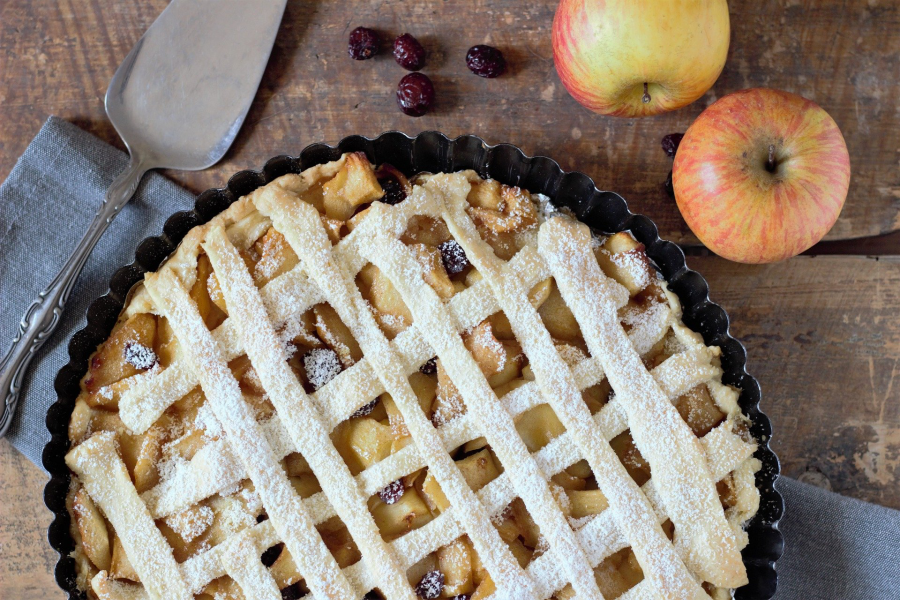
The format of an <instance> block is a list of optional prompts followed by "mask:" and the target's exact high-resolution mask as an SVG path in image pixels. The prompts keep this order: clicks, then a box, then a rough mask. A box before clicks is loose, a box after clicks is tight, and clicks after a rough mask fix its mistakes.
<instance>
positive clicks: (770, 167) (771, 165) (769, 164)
mask: <svg viewBox="0 0 900 600" xmlns="http://www.w3.org/2000/svg"><path fill="white" fill-rule="evenodd" d="M766 171H768V172H769V173H774V172H775V144H769V159H768V160H767V161H766Z"/></svg>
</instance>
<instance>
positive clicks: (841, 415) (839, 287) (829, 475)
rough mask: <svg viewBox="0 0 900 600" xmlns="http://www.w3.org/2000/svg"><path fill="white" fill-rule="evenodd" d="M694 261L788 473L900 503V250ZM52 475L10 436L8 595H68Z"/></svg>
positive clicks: (2, 454) (2, 470)
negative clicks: (49, 483)
mask: <svg viewBox="0 0 900 600" xmlns="http://www.w3.org/2000/svg"><path fill="white" fill-rule="evenodd" d="M688 262H689V265H690V266H691V267H692V268H694V269H695V270H698V271H700V272H701V273H702V274H703V275H704V276H706V278H707V279H708V280H709V282H710V288H711V289H712V299H713V300H714V301H716V302H718V303H720V304H722V306H724V307H725V309H726V310H727V311H728V313H729V315H730V316H731V318H732V333H733V334H734V335H735V336H736V337H738V338H739V339H741V340H742V341H743V342H744V344H745V345H746V346H747V350H748V353H749V364H748V370H749V372H750V373H752V374H753V375H754V376H756V377H757V378H758V379H759V381H760V384H761V385H762V389H763V404H762V407H763V410H764V411H765V412H767V413H768V415H769V417H770V418H771V419H772V422H773V425H774V439H773V441H772V446H773V448H774V449H775V451H776V452H777V453H778V455H779V456H780V458H781V461H782V470H783V472H784V473H785V474H786V475H789V476H791V477H797V478H801V479H803V480H805V481H807V482H810V483H815V484H818V485H822V486H825V487H829V488H830V489H832V490H834V491H836V492H840V493H842V494H845V495H848V496H853V497H856V498H860V499H863V500H868V501H870V502H876V503H879V504H883V505H885V506H891V507H894V508H900V381H898V382H895V379H896V378H897V377H898V376H900V259H897V258H894V259H881V260H875V259H868V258H859V257H815V258H814V257H798V258H795V259H792V260H790V261H788V262H786V263H781V264H776V265H770V266H765V267H757V266H748V265H738V264H735V263H731V262H727V261H724V260H722V259H719V258H716V257H691V258H690V259H689V261H688ZM45 481H46V479H45V476H44V474H43V473H42V472H41V471H39V470H38V469H37V467H35V466H34V465H32V464H30V463H29V462H28V461H27V460H26V459H25V458H23V457H22V456H20V455H19V454H17V453H16V451H15V450H13V449H12V447H11V446H10V445H9V443H8V442H5V441H0V544H2V546H0V598H24V599H31V598H34V599H38V598H40V599H43V598H61V597H62V595H61V594H59V593H58V590H57V589H56V584H55V583H54V581H53V578H52V575H51V573H52V568H53V565H54V564H55V562H56V558H55V554H54V553H53V551H52V550H50V547H49V546H48V545H47V543H46V542H45V539H44V538H45V534H46V530H47V525H48V524H49V522H50V513H49V512H48V511H47V510H46V509H45V508H44V507H43V502H42V499H41V492H42V490H43V486H44V483H45Z"/></svg>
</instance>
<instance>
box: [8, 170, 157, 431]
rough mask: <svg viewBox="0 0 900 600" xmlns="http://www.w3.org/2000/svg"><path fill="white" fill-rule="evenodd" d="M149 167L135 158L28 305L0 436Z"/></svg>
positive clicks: (12, 352) (12, 359) (14, 350)
mask: <svg viewBox="0 0 900 600" xmlns="http://www.w3.org/2000/svg"><path fill="white" fill-rule="evenodd" d="M146 170H147V169H146V167H145V166H144V164H143V163H142V162H141V161H139V160H135V159H134V158H132V160H131V162H130V163H129V165H128V168H127V169H125V171H124V172H123V173H122V174H121V175H119V176H118V177H117V178H116V179H115V181H113V182H112V185H110V186H109V189H108V190H107V192H106V198H105V199H104V200H103V204H102V205H101V206H100V210H99V211H98V212H97V214H96V216H95V217H94V220H93V221H92V222H91V225H90V227H89V228H88V230H87V232H86V233H85V234H84V237H83V238H81V241H80V242H78V246H76V247H75V250H74V252H72V256H70V257H69V260H67V261H66V264H65V265H64V266H63V268H62V269H61V270H60V272H59V273H58V274H57V275H56V277H55V278H54V279H53V281H51V282H50V285H48V286H47V288H46V289H45V290H44V291H43V292H41V293H40V294H38V297H37V300H35V301H34V303H33V304H32V305H31V306H30V307H28V310H27V311H26V312H25V316H24V317H22V321H21V322H20V323H19V332H18V333H17V334H16V337H15V339H13V343H12V347H11V348H10V349H9V352H7V353H6V355H5V356H4V357H3V358H2V359H0V393H2V398H3V405H2V409H3V414H2V416H0V437H3V436H4V435H6V432H7V430H9V426H10V423H12V418H13V414H15V411H16V404H17V403H18V401H19V394H20V393H21V391H22V379H23V378H24V377H25V370H26V369H27V368H28V365H29V364H30V363H31V360H32V359H33V358H34V355H35V354H36V353H37V350H38V348H40V347H41V346H43V345H44V342H46V341H47V339H48V338H49V337H50V334H52V333H53V331H54V330H55V329H56V326H57V325H58V324H59V320H60V316H61V315H62V311H63V307H65V305H66V301H67V300H68V299H69V294H70V293H71V292H72V287H73V286H74V285H75V280H76V279H78V275H79V274H80V273H81V270H82V269H83V268H84V264H85V263H86V262H87V259H88V256H90V254H91V251H92V250H93V249H94V246H95V245H97V240H99V239H100V236H101V235H103V232H104V231H106V228H107V227H109V224H110V223H112V220H113V219H114V218H115V216H116V215H117V214H119V210H120V209H121V208H122V207H123V206H125V204H127V203H128V201H129V200H131V197H132V196H133V195H134V192H135V190H136V189H137V186H138V184H139V183H140V181H141V177H143V175H144V173H145V172H146Z"/></svg>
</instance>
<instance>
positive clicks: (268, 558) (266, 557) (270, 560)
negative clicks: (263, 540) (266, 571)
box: [259, 544, 284, 567]
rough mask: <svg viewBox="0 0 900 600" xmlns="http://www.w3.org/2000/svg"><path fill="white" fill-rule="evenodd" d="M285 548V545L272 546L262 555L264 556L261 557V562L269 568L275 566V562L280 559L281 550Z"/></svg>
mask: <svg viewBox="0 0 900 600" xmlns="http://www.w3.org/2000/svg"><path fill="white" fill-rule="evenodd" d="M283 548H284V544H278V545H275V546H272V547H271V548H269V549H268V550H266V551H265V552H263V553H262V556H260V557H259V559H260V561H261V562H262V564H263V565H265V566H267V567H271V566H272V565H274V564H275V561H276V560H277V559H278V556H279V555H280V554H281V550H282V549H283Z"/></svg>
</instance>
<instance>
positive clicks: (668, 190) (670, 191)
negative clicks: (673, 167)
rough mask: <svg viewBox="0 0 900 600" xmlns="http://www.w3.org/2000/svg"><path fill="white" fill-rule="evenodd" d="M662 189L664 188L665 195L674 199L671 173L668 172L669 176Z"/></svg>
mask: <svg viewBox="0 0 900 600" xmlns="http://www.w3.org/2000/svg"><path fill="white" fill-rule="evenodd" d="M663 187H664V188H666V193H667V194H668V195H669V198H674V197H675V187H674V186H673V185H672V171H669V176H668V177H666V182H665V183H664V184H663Z"/></svg>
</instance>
